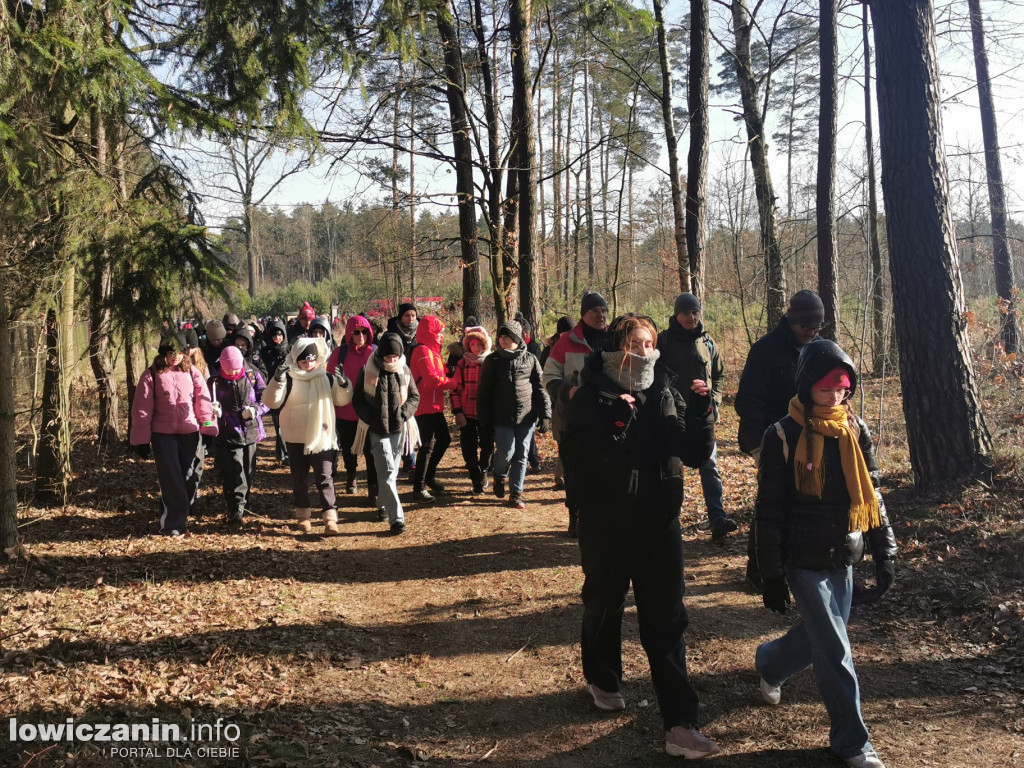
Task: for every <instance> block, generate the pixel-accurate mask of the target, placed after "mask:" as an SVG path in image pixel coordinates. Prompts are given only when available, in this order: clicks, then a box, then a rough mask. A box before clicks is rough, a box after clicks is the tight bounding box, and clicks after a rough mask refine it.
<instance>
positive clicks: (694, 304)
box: [672, 293, 700, 316]
mask: <svg viewBox="0 0 1024 768" xmlns="http://www.w3.org/2000/svg"><path fill="white" fill-rule="evenodd" d="M680 312H700V299H698V298H697V297H696V296H694V295H693V294H692V293H680V294H679V295H678V296H676V303H675V306H674V307H673V308H672V315H673V316H675V315H678V314H679V313H680Z"/></svg>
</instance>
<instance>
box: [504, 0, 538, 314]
mask: <svg viewBox="0 0 1024 768" xmlns="http://www.w3.org/2000/svg"><path fill="white" fill-rule="evenodd" d="M532 14H533V5H532V2H531V0H512V2H511V3H510V4H509V37H510V43H511V46H512V124H511V127H510V133H511V135H512V142H513V144H514V145H515V147H516V149H517V152H516V153H515V157H516V158H517V166H518V167H517V169H516V173H517V174H518V176H519V311H520V312H522V313H523V316H524V317H525V318H526V320H527V322H529V323H530V325H531V327H533V328H539V327H540V312H539V311H538V307H537V288H536V281H537V268H536V258H535V253H534V249H535V247H536V241H537V237H536V228H537V215H536V205H535V201H536V192H537V166H536V159H537V158H536V155H537V149H536V144H535V139H534V126H533V75H532V68H531V66H530V30H531V28H532V24H533V21H532V18H531V17H532Z"/></svg>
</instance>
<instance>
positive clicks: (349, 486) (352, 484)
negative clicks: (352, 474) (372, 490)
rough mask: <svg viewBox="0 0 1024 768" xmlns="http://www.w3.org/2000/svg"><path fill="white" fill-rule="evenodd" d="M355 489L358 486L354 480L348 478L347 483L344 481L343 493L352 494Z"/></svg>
mask: <svg viewBox="0 0 1024 768" xmlns="http://www.w3.org/2000/svg"><path fill="white" fill-rule="evenodd" d="M357 490H358V486H357V485H356V481H355V480H349V481H348V482H347V483H345V493H347V494H349V495H352V494H354V493H355V492H356V491H357Z"/></svg>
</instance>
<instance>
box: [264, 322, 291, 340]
mask: <svg viewBox="0 0 1024 768" xmlns="http://www.w3.org/2000/svg"><path fill="white" fill-rule="evenodd" d="M275 330H278V331H280V332H281V335H282V336H284V339H283V341H282V343H285V342H287V341H288V328H287V327H285V324H284V323H283V322H282V321H281V320H271V321H270V322H269V323H267V325H266V327H265V328H264V329H263V340H264V341H265V342H266V343H267V345H268V346H273V345H274V342H272V341H271V340H270V337H271V336H273V335H274V331H275Z"/></svg>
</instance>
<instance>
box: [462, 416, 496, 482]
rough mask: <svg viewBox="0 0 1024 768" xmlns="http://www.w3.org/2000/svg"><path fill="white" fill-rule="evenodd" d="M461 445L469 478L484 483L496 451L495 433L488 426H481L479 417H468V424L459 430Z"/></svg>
mask: <svg viewBox="0 0 1024 768" xmlns="http://www.w3.org/2000/svg"><path fill="white" fill-rule="evenodd" d="M459 447H460V448H461V449H462V460H463V461H465V462H466V469H468V470H469V479H470V480H472V481H473V482H474V483H482V482H483V479H484V471H485V470H486V469H487V467H488V466H490V463H491V454H493V453H494V434H493V432H492V431H491V430H490V429H488V428H487V427H481V426H480V422H479V421H478V420H477V419H474V418H470V417H469V416H467V417H466V426H464V427H463V428H462V429H460V430H459Z"/></svg>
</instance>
